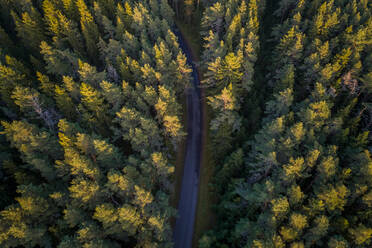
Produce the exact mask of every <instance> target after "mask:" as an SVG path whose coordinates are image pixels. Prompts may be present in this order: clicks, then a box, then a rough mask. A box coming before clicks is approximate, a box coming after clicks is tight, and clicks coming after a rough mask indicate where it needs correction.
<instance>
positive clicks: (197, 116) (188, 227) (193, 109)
mask: <svg viewBox="0 0 372 248" xmlns="http://www.w3.org/2000/svg"><path fill="white" fill-rule="evenodd" d="M175 34H176V35H177V36H178V40H179V43H180V47H181V48H182V50H183V52H184V54H185V55H186V57H187V63H188V64H189V65H190V66H191V67H192V77H193V85H192V87H190V89H188V92H187V127H188V128H187V133H188V135H187V143H186V154H185V161H184V163H185V166H184V171H183V178H182V186H181V192H180V198H179V199H180V200H179V202H178V218H177V220H176V226H175V229H174V236H173V237H174V243H175V246H174V247H175V248H191V246H192V237H193V234H194V222H195V213H196V205H197V200H198V186H199V170H200V154H201V137H202V135H201V130H202V129H201V125H202V122H201V116H202V115H201V102H200V88H199V85H200V81H199V76H198V72H197V70H196V67H195V65H194V63H193V62H192V56H191V50H190V49H189V47H188V45H187V43H186V42H185V40H184V39H183V38H182V35H181V33H180V32H179V31H175Z"/></svg>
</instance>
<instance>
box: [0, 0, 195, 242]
mask: <svg viewBox="0 0 372 248" xmlns="http://www.w3.org/2000/svg"><path fill="white" fill-rule="evenodd" d="M0 25H1V26H0V96H1V100H0V101H1V108H0V109H1V111H0V118H1V130H0V131H1V134H2V135H1V136H0V149H1V154H0V162H1V172H0V177H1V180H2V184H1V190H2V191H4V193H3V192H2V196H1V197H0V198H1V200H0V204H1V212H0V246H1V247H60V248H62V247H69V248H70V247H110V248H111V247H151V248H153V247H171V246H172V242H171V233H172V232H171V227H170V224H169V218H170V217H172V216H174V214H175V210H174V209H173V208H172V207H170V205H169V197H170V193H171V192H172V191H173V188H172V187H173V186H172V182H171V181H170V180H171V175H172V174H173V171H174V166H173V165H172V164H171V163H170V158H171V157H172V156H173V155H172V154H174V150H175V148H176V145H177V144H178V142H179V141H180V140H181V139H182V138H183V137H184V135H185V132H184V130H183V127H182V126H183V123H182V119H181V117H182V116H181V105H180V103H179V102H180V98H181V96H182V94H183V93H184V91H185V88H186V87H187V86H188V84H189V81H190V72H191V70H190V68H189V66H188V65H187V64H186V57H185V56H184V54H183V53H182V51H181V49H180V48H179V45H178V40H177V37H176V36H175V34H174V33H173V32H172V28H173V26H174V20H173V10H172V9H171V7H170V6H169V5H168V3H167V1H166V0H146V1H134V0H126V1H118V0H96V1H92V0H62V1H60V0H43V1H41V0H40V1H31V0H22V1H7V0H0Z"/></svg>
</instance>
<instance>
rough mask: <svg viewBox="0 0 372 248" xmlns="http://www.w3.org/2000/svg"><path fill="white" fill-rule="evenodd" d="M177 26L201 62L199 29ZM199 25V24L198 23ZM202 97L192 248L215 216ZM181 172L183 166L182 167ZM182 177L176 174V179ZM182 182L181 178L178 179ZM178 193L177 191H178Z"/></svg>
mask: <svg viewBox="0 0 372 248" xmlns="http://www.w3.org/2000/svg"><path fill="white" fill-rule="evenodd" d="M176 23H177V26H178V28H179V30H180V31H181V33H182V34H183V37H184V38H185V40H186V42H187V43H188V45H189V47H190V49H191V53H192V57H193V61H195V62H196V63H198V62H200V61H201V52H202V40H201V37H200V27H199V26H198V25H187V24H185V23H183V22H180V21H176ZM199 23H200V22H199ZM198 73H199V79H200V81H202V80H203V72H202V71H200V69H198ZM201 95H202V102H201V103H202V122H203V127H202V134H203V137H202V152H201V154H202V156H201V168H200V178H199V193H198V203H197V209H196V218H195V226H194V236H193V247H197V246H198V241H199V239H200V238H201V236H202V235H203V233H204V232H206V231H208V230H209V229H211V228H212V227H213V225H214V224H215V220H216V216H215V213H214V211H213V206H214V204H215V196H214V194H213V193H212V192H211V191H210V187H209V185H210V183H211V182H212V179H213V176H214V163H213V161H212V156H211V150H210V147H209V146H208V144H210V137H209V128H208V127H209V121H210V110H209V107H208V105H207V103H206V101H205V94H204V90H203V89H201ZM181 168H182V170H183V165H182V167H181ZM180 176H181V177H182V173H181V175H179V174H177V173H176V177H180ZM180 180H182V178H181V179H180ZM178 191H179V189H178Z"/></svg>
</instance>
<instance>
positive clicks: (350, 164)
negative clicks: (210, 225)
mask: <svg viewBox="0 0 372 248" xmlns="http://www.w3.org/2000/svg"><path fill="white" fill-rule="evenodd" d="M238 2H240V1H218V2H217V3H215V4H214V5H212V6H211V7H210V8H208V9H207V10H206V13H205V17H204V22H205V33H204V34H205V40H206V50H205V52H204V59H206V61H211V62H209V63H207V66H208V68H207V72H206V73H205V77H206V83H207V86H208V87H209V88H207V92H208V93H209V94H210V95H212V96H211V97H210V99H213V101H211V100H210V103H211V106H212V108H213V109H214V110H215V111H214V113H215V116H216V117H215V119H213V120H212V122H211V126H210V129H211V130H212V132H213V131H214V130H219V132H216V133H215V134H214V133H213V134H212V135H213V137H217V138H218V137H220V135H219V133H220V132H223V133H225V134H226V135H227V137H228V138H227V139H230V144H234V142H235V145H230V146H229V147H226V146H224V147H223V148H222V150H223V151H226V149H229V150H231V151H233V152H232V153H230V155H228V156H222V157H223V158H224V160H223V162H217V163H218V166H217V171H216V178H215V182H216V183H215V185H214V186H213V190H214V191H215V193H216V194H217V196H218V198H219V201H218V205H217V206H216V213H217V215H218V217H217V218H218V220H217V222H218V223H217V226H216V227H215V228H214V229H213V230H211V231H209V232H208V233H207V234H206V235H204V236H203V238H202V239H201V240H200V241H199V246H200V247H257V248H258V247H260V248H261V247H262V248H263V247H265V248H266V247H275V248H277V247H370V246H371V244H372V239H371V237H372V222H371V213H370V212H371V205H370V191H371V186H372V184H371V183H372V181H371V154H370V151H371V146H370V145H371V144H370V134H369V130H370V124H369V123H370V118H371V115H370V110H369V109H370V106H369V105H370V103H369V102H370V92H369V89H368V87H369V86H368V85H369V83H368V81H369V79H370V78H369V76H368V75H369V73H370V70H371V69H370V65H369V60H368V59H369V56H370V52H371V44H372V43H371V38H372V36H371V32H370V30H371V29H370V27H371V20H372V15H371V6H369V5H368V3H367V2H368V1H337V0H335V1H333V0H331V1H306V0H301V1H287V0H282V1H280V2H279V4H278V6H277V9H276V10H275V11H274V12H275V15H276V16H278V17H280V18H281V20H278V22H279V24H277V25H276V26H275V27H274V28H273V29H272V39H273V40H274V41H275V43H276V44H277V45H276V47H275V49H272V51H270V58H269V59H270V60H271V61H272V65H270V69H271V71H270V74H269V75H267V76H266V82H263V83H266V84H265V85H261V86H260V87H261V89H260V90H261V91H273V95H272V97H271V98H270V99H269V100H268V101H267V102H266V104H265V105H266V107H265V116H264V118H263V120H262V123H261V125H262V127H261V129H260V130H259V131H258V132H257V134H256V135H255V136H254V138H253V139H249V138H245V140H244V139H241V137H237V136H235V135H234V134H233V132H231V131H233V130H234V129H232V128H230V129H228V130H230V133H226V131H225V130H226V129H224V128H222V126H220V128H219V129H216V125H215V123H216V121H217V120H218V119H219V118H220V117H219V116H220V115H221V114H220V113H219V112H218V111H216V110H217V106H218V101H217V99H230V101H226V100H225V101H224V102H225V104H224V105H222V106H224V108H225V109H226V106H233V105H232V104H231V103H233V102H235V101H236V100H235V99H242V100H243V101H244V99H245V98H250V97H253V96H254V95H253V94H256V92H257V91H255V90H253V92H252V91H251V93H249V92H246V93H244V91H238V90H237V88H239V80H235V75H237V74H235V73H234V72H236V71H234V70H230V71H229V72H227V71H224V72H222V71H223V67H224V64H227V63H226V61H227V58H230V61H233V60H231V58H233V55H234V54H231V53H230V51H231V48H236V49H239V45H238V43H235V45H234V38H230V37H229V34H230V33H229V32H231V31H232V30H234V29H233V28H232V27H233V25H235V27H237V28H238V30H239V29H240V30H241V31H240V33H242V32H243V31H244V32H245V33H250V32H251V33H254V32H257V29H255V27H256V26H258V24H257V25H250V26H249V27H248V26H247V25H242V26H239V25H237V24H236V22H237V23H238V24H239V23H240V18H241V17H239V12H237V11H236V9H237V7H238V6H239V4H238ZM242 2H243V1H242ZM268 2H270V1H268ZM254 3H256V1H247V6H250V7H249V8H252V7H251V6H252V4H254ZM231 5H232V6H234V7H235V8H233V7H231ZM268 5H269V6H271V7H272V6H273V5H272V4H271V3H268ZM241 8H242V7H241ZM227 9H228V10H229V11H227ZM258 9H259V8H258ZM258 12H259V11H258ZM249 13H250V14H251V12H249ZM248 16H249V15H248ZM265 18H276V17H270V15H265ZM222 19H223V20H225V25H223V22H222V21H218V20H222ZM260 21H261V22H271V21H270V20H267V19H263V20H259V21H258V22H260ZM230 23H231V24H230ZM251 23H254V22H253V20H252V21H251ZM260 25H261V23H260ZM226 27H229V29H228V30H227V31H224V28H226ZM265 27H266V26H265ZM230 30H231V31H230ZM368 30H369V31H368ZM263 32H267V31H263ZM263 34H264V33H263ZM230 36H231V37H234V36H232V34H231V35H230ZM220 37H221V38H220ZM222 37H223V39H222ZM218 39H219V40H220V41H218ZM238 40H239V39H238ZM231 42H233V45H232V46H231V45H230V43H231ZM258 46H259V45H258V44H257V45H256V46H253V48H256V49H257V47H258ZM211 48H212V49H211ZM210 49H211V50H210ZM253 51H254V50H253ZM267 53H268V52H265V54H267ZM237 54H238V53H237ZM362 54H363V55H362ZM223 56H225V58H224V57H223ZM235 56H236V55H235ZM247 60H248V59H247V58H245V59H243V61H247ZM253 62H254V60H253ZM229 64H231V65H233V64H234V63H232V62H230V63H229ZM240 64H241V63H236V65H240ZM231 68H233V67H231ZM236 68H238V66H237V67H236ZM257 68H259V67H257ZM219 72H221V73H219ZM256 73H257V72H256ZM219 75H221V76H220V78H219ZM221 79H222V80H221ZM224 80H226V81H224ZM224 83H229V84H230V85H232V86H228V87H227V88H226V86H225V85H224ZM218 87H220V88H218ZM222 87H225V88H223V90H222V94H221V95H220V93H218V89H221V88H222ZM234 88H235V91H234ZM228 89H232V90H230V92H235V95H234V94H232V93H229V94H228V93H227V92H228V91H227V90H228ZM224 92H225V93H224ZM264 94H266V95H267V93H264ZM224 95H225V96H226V97H222V96H224ZM243 96H244V97H243ZM212 97H213V98H212ZM226 103H229V104H226ZM242 106H244V102H243V105H242ZM250 114H251V113H250V112H246V111H244V110H241V109H237V113H236V116H237V117H235V118H236V119H239V118H240V119H242V120H243V121H242V123H247V122H244V118H247V117H249V115H250ZM231 119H232V118H231V117H230V118H229V121H230V120H231ZM223 123H224V125H226V124H227V123H229V122H228V121H225V122H223ZM242 128H243V130H244V124H243V127H242ZM242 140H243V141H242ZM223 141H224V142H226V138H224V139H219V140H217V142H215V144H214V145H213V146H214V147H216V148H215V149H218V148H219V146H221V145H223V144H224V142H223ZM236 141H238V142H241V143H238V142H236ZM234 150H235V151H234ZM218 154H220V152H219V153H218ZM217 161H219V160H217ZM367 168H368V169H367Z"/></svg>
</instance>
